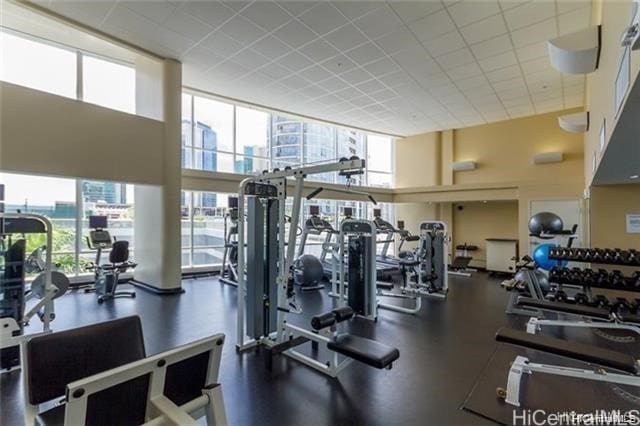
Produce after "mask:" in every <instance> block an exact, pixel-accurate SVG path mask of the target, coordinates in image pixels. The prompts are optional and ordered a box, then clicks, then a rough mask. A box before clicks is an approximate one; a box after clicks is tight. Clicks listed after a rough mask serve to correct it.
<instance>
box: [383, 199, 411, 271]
mask: <svg viewBox="0 0 640 426" xmlns="http://www.w3.org/2000/svg"><path fill="white" fill-rule="evenodd" d="M373 217H374V218H373V223H374V224H375V225H376V229H377V230H378V233H379V234H382V235H384V236H385V239H384V240H379V241H378V243H383V244H384V245H383V246H382V251H381V252H380V254H379V255H377V256H376V262H377V263H379V264H383V265H389V267H394V268H400V259H398V258H397V257H395V256H393V255H389V247H390V246H391V243H392V242H394V241H395V239H394V234H399V235H400V244H399V245H398V253H400V252H401V251H402V246H403V245H404V243H405V241H418V240H419V239H420V237H419V236H417V235H411V233H410V232H409V231H407V230H406V229H404V221H403V220H399V221H398V227H397V228H395V227H394V226H393V225H392V224H391V223H389V222H387V221H386V220H384V219H383V218H382V209H374V210H373Z"/></svg>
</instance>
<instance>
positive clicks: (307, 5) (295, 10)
mask: <svg viewBox="0 0 640 426" xmlns="http://www.w3.org/2000/svg"><path fill="white" fill-rule="evenodd" d="M277 3H278V5H280V7H282V8H283V9H284V10H286V11H287V12H289V13H290V14H291V15H293V16H298V15H301V14H303V13H304V12H306V11H307V10H309V9H311V8H312V7H313V6H315V5H316V3H317V2H315V1H308V0H303V1H294V0H292V1H289V0H284V1H279V2H277Z"/></svg>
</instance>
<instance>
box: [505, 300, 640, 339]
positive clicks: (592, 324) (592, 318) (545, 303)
mask: <svg viewBox="0 0 640 426" xmlns="http://www.w3.org/2000/svg"><path fill="white" fill-rule="evenodd" d="M516 306H518V307H519V308H525V309H531V308H533V309H538V310H540V311H543V312H555V313H560V314H568V315H575V316H579V317H582V318H584V319H583V320H581V321H567V320H549V319H544V318H536V317H531V318H530V319H529V322H528V323H527V332H528V333H531V334H536V332H538V331H540V329H541V328H542V326H560V327H584V328H606V329H615V330H627V331H631V332H633V333H636V334H640V317H638V315H633V314H614V313H611V311H609V310H608V309H601V308H596V307H593V306H584V305H574V304H571V303H565V302H552V301H549V300H544V299H534V298H532V297H523V296H520V297H518V300H517V302H516Z"/></svg>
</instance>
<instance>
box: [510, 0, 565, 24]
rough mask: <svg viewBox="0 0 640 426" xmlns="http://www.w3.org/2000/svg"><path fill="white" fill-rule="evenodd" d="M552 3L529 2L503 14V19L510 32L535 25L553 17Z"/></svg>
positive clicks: (553, 7) (554, 9)
mask: <svg viewBox="0 0 640 426" xmlns="http://www.w3.org/2000/svg"><path fill="white" fill-rule="evenodd" d="M555 13H556V4H555V2H554V1H530V2H528V3H525V4H523V5H522V6H518V7H514V8H513V9H510V10H507V11H505V12H504V18H505V20H506V21H507V26H508V27H509V29H510V30H511V31H514V30H517V29H519V28H523V27H527V26H529V25H533V24H536V23H538V22H541V21H544V20H545V19H549V18H552V17H554V16H555Z"/></svg>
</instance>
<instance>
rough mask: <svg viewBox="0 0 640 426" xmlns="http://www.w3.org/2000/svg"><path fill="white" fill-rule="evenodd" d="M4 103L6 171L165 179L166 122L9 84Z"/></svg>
mask: <svg viewBox="0 0 640 426" xmlns="http://www.w3.org/2000/svg"><path fill="white" fill-rule="evenodd" d="M0 102H1V104H0V169H1V170H4V171H7V172H17V173H33V174H44V175H52V176H67V177H81V178H90V179H99V180H115V181H120V182H129V183H144V184H155V185H157V184H160V183H162V181H163V162H162V156H163V147H162V144H163V137H164V135H163V130H164V126H163V123H162V122H161V121H156V120H151V119H149V118H144V117H139V116H136V115H132V114H127V113H124V112H120V111H115V110H112V109H108V108H104V107H100V106H97V105H93V104H89V103H85V102H79V101H76V100H73V99H68V98H65V97H62V96H56V95H52V94H49V93H45V92H40V91H38V90H33V89H28V88H26V87H22V86H17V85H13V84H10V83H4V82H0ZM141 165H143V166H144V167H141Z"/></svg>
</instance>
